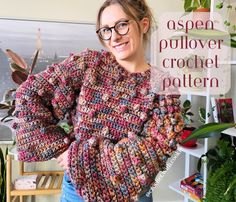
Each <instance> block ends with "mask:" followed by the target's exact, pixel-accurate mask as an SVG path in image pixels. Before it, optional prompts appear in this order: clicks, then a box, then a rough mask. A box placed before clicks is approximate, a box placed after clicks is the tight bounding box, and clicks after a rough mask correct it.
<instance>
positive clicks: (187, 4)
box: [184, 0, 192, 11]
mask: <svg viewBox="0 0 236 202" xmlns="http://www.w3.org/2000/svg"><path fill="white" fill-rule="evenodd" d="M191 5H192V0H185V1H184V10H185V11H186V9H187V8H189V7H191Z"/></svg>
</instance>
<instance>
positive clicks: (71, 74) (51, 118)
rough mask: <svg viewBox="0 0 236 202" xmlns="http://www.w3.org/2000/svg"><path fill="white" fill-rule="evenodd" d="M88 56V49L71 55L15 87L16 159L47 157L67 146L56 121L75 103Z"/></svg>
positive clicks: (51, 156) (41, 158) (44, 158)
mask: <svg viewBox="0 0 236 202" xmlns="http://www.w3.org/2000/svg"><path fill="white" fill-rule="evenodd" d="M90 56H91V51H89V50H86V51H84V52H82V53H81V54H79V55H71V56H70V57H68V58H67V59H66V60H64V61H63V62H61V63H59V64H53V65H51V66H49V67H48V68H47V69H46V70H45V71H43V72H40V73H38V74H36V75H32V76H30V77H29V78H28V79H27V81H25V82H24V83H23V84H22V85H21V86H20V87H19V88H18V90H17V93H16V110H15V115H16V117H17V122H16V124H15V125H16V145H17V150H18V157H19V160H22V161H45V160H49V159H51V158H53V157H57V156H58V155H60V154H61V153H62V152H64V151H65V150H66V149H67V148H68V147H69V144H70V141H69V137H68V136H67V135H66V134H65V132H64V130H63V129H62V128H61V127H59V126H57V123H58V121H59V120H62V119H63V118H64V116H65V114H66V113H67V112H69V111H70V110H71V108H72V106H73V104H74V102H75V94H76V93H77V92H79V90H80V87H81V84H82V81H83V75H84V73H85V71H86V69H87V58H90Z"/></svg>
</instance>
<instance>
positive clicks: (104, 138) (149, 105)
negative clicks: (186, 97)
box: [16, 50, 183, 202]
mask: <svg viewBox="0 0 236 202" xmlns="http://www.w3.org/2000/svg"><path fill="white" fill-rule="evenodd" d="M66 114H69V115H70V117H71V118H72V123H73V126H74V130H73V132H72V133H71V134H70V135H69V136H68V135H66V134H65V132H64V131H63V130H62V129H61V128H60V127H59V126H57V125H56V124H57V123H58V121H59V120H61V119H63V118H64V117H65V115H66ZM16 116H17V118H18V122H17V128H16V141H17V149H18V155H19V160H21V161H31V162H32V161H46V160H49V159H51V158H53V157H57V156H58V155H60V154H61V153H62V152H64V151H65V150H67V149H69V158H68V164H69V173H68V174H69V176H70V178H71V180H72V182H73V184H74V186H75V187H76V190H77V192H78V194H79V195H80V196H82V197H83V199H84V200H85V201H93V202H95V201H107V202H108V201H109V202H110V201H119V202H121V201H136V200H137V197H138V196H139V195H141V194H143V193H145V192H146V191H147V190H148V189H149V188H150V186H151V185H152V183H153V182H154V180H155V177H156V175H157V173H158V172H159V171H161V170H163V169H164V167H165V163H166V160H167V158H168V157H169V156H170V155H171V154H172V153H173V151H174V150H176V144H177V143H178V141H179V137H180V133H181V131H182V126H183V121H182V119H181V115H180V101H179V96H178V95H161V94H158V93H155V92H152V91H151V89H150V70H148V71H146V72H142V73H129V72H128V71H126V70H125V69H123V68H122V67H121V66H119V64H118V63H117V62H116V60H115V58H114V56H112V55H111V54H110V53H109V52H106V51H101V52H98V51H92V50H85V51H83V52H82V53H80V54H78V55H71V56H70V57H68V58H67V59H66V60H65V61H63V62H62V63H59V64H53V65H52V66H50V67H48V68H47V69H46V70H45V71H43V72H41V73H39V74H36V75H34V76H30V77H29V78H28V80H27V81H26V82H25V83H23V84H22V85H21V86H20V87H19V89H18V91H17V94H16ZM72 137H75V140H72V139H73V138H72Z"/></svg>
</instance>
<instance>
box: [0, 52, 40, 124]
mask: <svg viewBox="0 0 236 202" xmlns="http://www.w3.org/2000/svg"><path fill="white" fill-rule="evenodd" d="M38 53H39V50H37V51H36V53H35V55H34V57H33V62H32V65H31V66H30V67H29V66H28V65H27V64H26V62H25V60H24V59H23V58H22V57H20V56H19V55H17V54H16V53H15V52H13V51H12V50H10V49H7V50H6V54H7V55H8V56H9V57H10V58H11V63H10V68H11V70H12V74H11V78H12V80H13V81H14V82H15V83H16V84H18V85H20V84H22V83H23V82H24V81H26V79H27V78H28V76H29V75H31V74H32V71H33V69H34V67H35V65H36V61H37V58H38ZM15 91H16V89H10V90H8V91H6V92H5V94H4V97H3V101H2V102H1V103H0V110H8V111H7V115H6V116H5V117H3V118H2V119H1V121H10V120H11V119H7V118H11V117H13V112H14V110H15V97H14V96H15Z"/></svg>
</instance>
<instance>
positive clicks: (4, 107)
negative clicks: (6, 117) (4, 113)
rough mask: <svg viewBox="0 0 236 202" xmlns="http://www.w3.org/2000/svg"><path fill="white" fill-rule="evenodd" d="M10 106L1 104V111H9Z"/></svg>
mask: <svg viewBox="0 0 236 202" xmlns="http://www.w3.org/2000/svg"><path fill="white" fill-rule="evenodd" d="M9 107H10V106H9V105H8V104H2V103H0V109H9Z"/></svg>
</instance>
